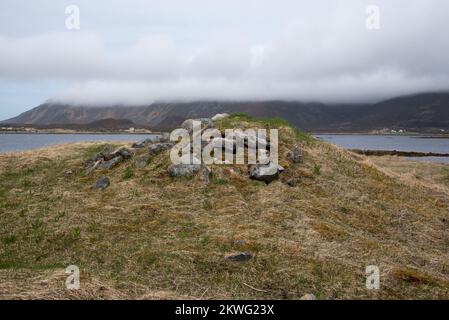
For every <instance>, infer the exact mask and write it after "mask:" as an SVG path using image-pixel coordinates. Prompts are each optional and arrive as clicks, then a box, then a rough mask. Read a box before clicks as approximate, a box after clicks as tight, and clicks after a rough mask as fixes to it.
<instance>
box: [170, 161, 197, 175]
mask: <svg viewBox="0 0 449 320" xmlns="http://www.w3.org/2000/svg"><path fill="white" fill-rule="evenodd" d="M200 170H201V165H200V164H172V165H171V166H170V167H168V174H169V175H170V176H171V177H191V176H193V175H194V174H195V173H197V172H198V171H200Z"/></svg>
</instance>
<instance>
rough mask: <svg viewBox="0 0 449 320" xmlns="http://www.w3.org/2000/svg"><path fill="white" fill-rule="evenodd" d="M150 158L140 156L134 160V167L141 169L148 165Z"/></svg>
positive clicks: (148, 156) (146, 155)
mask: <svg viewBox="0 0 449 320" xmlns="http://www.w3.org/2000/svg"><path fill="white" fill-rule="evenodd" d="M150 158H151V156H150V155H148V154H145V155H143V156H140V157H138V158H137V159H136V165H137V166H138V167H139V168H143V167H145V166H146V165H147V164H148V161H150Z"/></svg>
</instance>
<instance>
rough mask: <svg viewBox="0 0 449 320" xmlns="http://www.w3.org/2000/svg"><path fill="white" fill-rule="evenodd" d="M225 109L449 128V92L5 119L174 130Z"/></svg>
mask: <svg viewBox="0 0 449 320" xmlns="http://www.w3.org/2000/svg"><path fill="white" fill-rule="evenodd" d="M223 112H226V113H236V112H244V113H247V114H249V115H251V116H255V117H270V118H273V117H279V118H284V119H287V120H289V121H290V122H291V123H293V124H294V125H295V126H296V127H298V128H300V129H302V130H304V131H314V132H324V131H328V132H330V131H333V132H350V131H370V130H376V129H383V128H392V129H406V130H417V131H437V130H440V129H445V130H449V93H425V94H417V95H411V96H404V97H398V98H394V99H390V100H386V101H382V102H379V103H376V104H365V105H363V104H361V105H353V104H337V105H330V104H323V103H304V102H297V101H290V102H289V101H259V102H220V101H200V102H182V103H181V102H179V103H175V102H173V103H153V104H151V105H147V106H104V107H88V106H71V105H64V104H55V103H45V104H42V105H40V106H38V107H36V108H34V109H32V110H30V111H27V112H24V113H22V114H21V115H19V116H17V117H15V118H12V119H9V120H6V121H3V123H14V124H31V125H52V124H61V125H64V124H86V123H90V122H93V121H99V120H102V119H127V120H129V121H132V122H133V123H135V124H136V125H140V126H146V127H150V128H155V129H170V128H173V127H175V126H177V125H179V124H180V123H181V122H182V121H183V120H185V119H187V118H198V117H210V116H213V115H214V114H217V113H223Z"/></svg>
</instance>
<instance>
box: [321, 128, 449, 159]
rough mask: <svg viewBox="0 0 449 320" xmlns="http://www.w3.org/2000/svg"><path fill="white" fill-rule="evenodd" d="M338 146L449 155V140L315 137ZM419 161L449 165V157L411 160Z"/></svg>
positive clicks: (387, 137) (350, 136)
mask: <svg viewBox="0 0 449 320" xmlns="http://www.w3.org/2000/svg"><path fill="white" fill-rule="evenodd" d="M315 136H316V137H317V138H320V139H322V140H326V141H328V142H330V143H333V144H335V145H337V146H340V147H343V148H347V149H363V150H397V151H416V152H434V153H449V139H435V138H426V137H414V136H380V135H353V134H348V135H331V134H320V135H315ZM409 159H412V160H418V161H432V162H440V163H449V157H422V158H409Z"/></svg>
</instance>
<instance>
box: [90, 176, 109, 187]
mask: <svg viewBox="0 0 449 320" xmlns="http://www.w3.org/2000/svg"><path fill="white" fill-rule="evenodd" d="M110 183H111V182H110V181H109V178H108V177H101V178H100V179H98V180H97V181H96V182H95V183H94V184H93V185H92V189H94V190H104V189H106V188H107V187H109V185H110Z"/></svg>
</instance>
